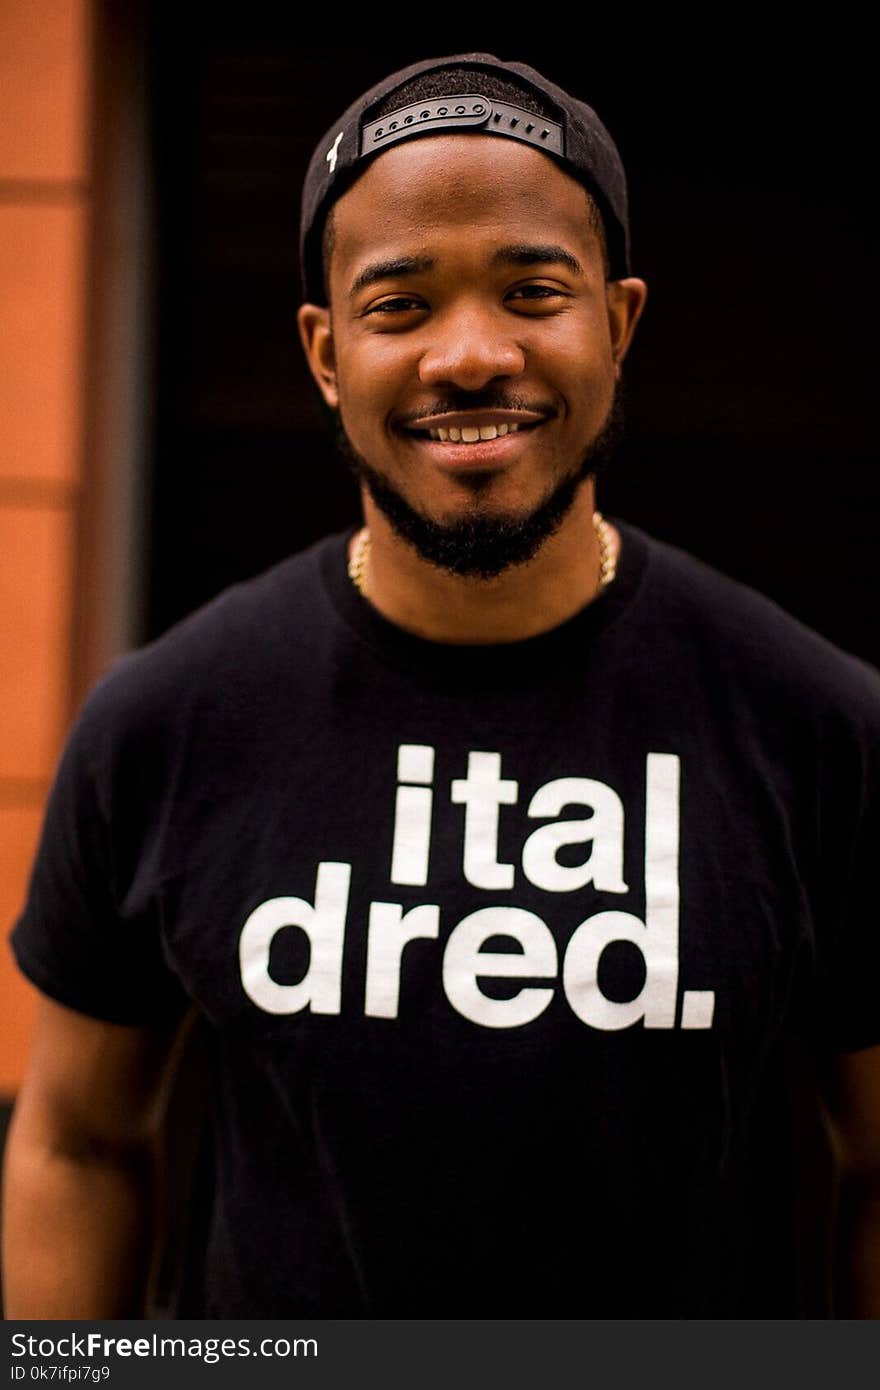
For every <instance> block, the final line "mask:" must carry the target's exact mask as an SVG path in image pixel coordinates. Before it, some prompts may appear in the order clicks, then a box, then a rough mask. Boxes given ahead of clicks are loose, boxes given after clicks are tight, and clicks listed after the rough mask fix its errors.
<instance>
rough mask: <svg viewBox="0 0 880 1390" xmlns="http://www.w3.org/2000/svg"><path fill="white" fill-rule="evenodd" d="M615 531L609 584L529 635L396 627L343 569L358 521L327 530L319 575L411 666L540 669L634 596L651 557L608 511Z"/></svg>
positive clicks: (343, 608) (479, 671) (443, 671)
mask: <svg viewBox="0 0 880 1390" xmlns="http://www.w3.org/2000/svg"><path fill="white" fill-rule="evenodd" d="M607 520H608V521H610V522H612V524H613V525H614V526H616V527H617V530H618V532H619V533H620V551H619V554H618V557H617V573H616V575H615V577H614V579H613V580H612V581H611V583H610V584H609V585H608V586H607V587H606V588H605V589H603V591H602V592H601V593H600V594H599V595H598V596H597V597H596V598H594V599H591V600H590V602H589V603H587V604H585V605H584V607H583V608H581V609H579V610H578V611H577V612H576V613H574V614H573V615H572V616H571V617H570V618H567V619H566V620H565V621H564V622H562V623H559V624H557V626H555V627H553V628H549V629H548V630H547V631H546V632H541V633H537V634H536V635H535V636H533V637H525V638H520V639H518V640H517V641H513V642H487V643H454V642H435V641H432V640H430V639H429V638H426V637H419V636H416V634H415V633H412V632H409V631H408V630H407V629H405V628H402V627H399V626H398V625H397V624H396V623H393V622H391V621H390V619H388V618H386V617H385V616H384V615H383V614H382V613H380V612H379V610H378V609H377V608H375V607H374V606H373V604H372V603H370V601H369V599H367V598H365V597H364V595H363V594H362V593H361V592H360V590H359V589H357V588H356V586H355V585H354V584H353V583H352V581H351V579H350V577H349V574H348V547H349V542H350V541H351V538H352V536H353V535H354V533H355V531H356V530H357V529H358V528H357V527H354V526H351V527H349V528H348V529H347V530H345V531H340V532H337V534H336V535H334V536H330V537H329V538H328V540H327V542H326V543H325V545H324V546H323V547H322V550H321V555H320V564H321V575H322V579H323V582H324V586H325V589H326V591H327V595H328V597H329V599H330V601H331V603H332V605H333V607H334V609H335V610H336V613H337V616H338V617H339V618H341V620H342V621H343V622H344V623H345V624H346V626H347V627H348V628H349V629H350V630H351V631H352V632H353V633H354V635H355V636H356V637H357V638H358V639H359V640H360V641H362V642H365V643H367V644H368V645H369V646H370V647H371V648H372V649H373V650H374V651H375V652H376V653H377V654H378V655H379V656H380V657H382V658H383V659H384V660H385V661H386V662H388V663H390V664H392V665H395V666H398V667H402V668H404V669H407V670H410V671H416V670H418V671H424V672H426V673H428V674H431V675H433V676H435V677H446V678H448V679H451V680H455V679H456V678H457V676H459V675H463V676H464V677H465V678H466V679H467V681H468V682H474V681H477V680H481V681H482V680H485V679H487V678H488V679H492V678H497V676H498V675H499V674H503V673H504V672H506V671H508V670H510V669H511V668H515V669H516V671H517V672H518V673H520V675H521V673H522V672H523V671H529V670H541V669H547V667H549V666H553V665H555V664H556V662H557V660H560V659H565V658H566V656H569V655H570V654H571V652H572V650H573V649H575V650H576V649H578V648H582V647H583V644H584V643H585V642H586V641H588V640H589V641H590V642H591V643H592V642H594V641H595V639H596V638H597V637H598V635H599V634H600V633H603V632H605V631H607V629H608V628H610V627H611V626H612V625H613V624H614V623H616V622H617V620H618V619H619V618H620V616H621V615H622V614H623V613H624V612H625V611H626V609H627V608H628V607H629V605H630V603H631V602H632V600H633V599H634V598H635V596H636V594H637V592H638V590H639V588H640V586H641V583H642V580H643V578H644V575H645V571H646V568H647V565H648V562H649V558H650V544H649V538H648V536H647V535H646V534H645V532H643V531H641V530H640V529H639V528H638V527H636V526H632V525H630V524H629V523H628V522H623V521H620V520H618V519H617V518H614V517H607Z"/></svg>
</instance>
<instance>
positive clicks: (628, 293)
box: [606, 276, 648, 376]
mask: <svg viewBox="0 0 880 1390" xmlns="http://www.w3.org/2000/svg"><path fill="white" fill-rule="evenodd" d="M647 297H648V286H647V285H646V284H645V282H644V280H637V279H636V278H635V276H630V277H628V278H627V279H625V280H612V281H611V282H610V283H609V284H608V285H607V286H606V301H607V304H608V326H609V330H610V333H611V355H612V357H613V358H614V362H615V366H616V374H617V376H620V364H621V362H622V361H623V359H624V357H625V356H626V353H627V349H628V348H629V345H630V343H631V342H632V336H633V333H634V332H635V329H636V324H637V323H638V321H639V319H640V318H641V316H642V310H643V309H644V307H645V300H646V299H647Z"/></svg>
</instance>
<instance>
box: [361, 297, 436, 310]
mask: <svg viewBox="0 0 880 1390" xmlns="http://www.w3.org/2000/svg"><path fill="white" fill-rule="evenodd" d="M423 308H424V305H423V303H422V301H421V300H420V299H414V298H413V297H412V296H411V295H406V294H398V295H395V296H394V297H393V298H392V299H382V300H380V301H379V303H378V304H371V305H370V307H369V309H367V313H368V314H406V313H408V312H410V311H412V310H413V309H423Z"/></svg>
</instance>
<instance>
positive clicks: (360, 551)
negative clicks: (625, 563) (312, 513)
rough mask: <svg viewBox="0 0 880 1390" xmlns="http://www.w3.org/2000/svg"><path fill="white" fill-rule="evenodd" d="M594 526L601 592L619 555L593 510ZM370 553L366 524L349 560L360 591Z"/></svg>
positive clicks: (606, 527)
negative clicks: (597, 547) (597, 546)
mask: <svg viewBox="0 0 880 1390" xmlns="http://www.w3.org/2000/svg"><path fill="white" fill-rule="evenodd" d="M593 526H594V528H595V531H596V537H597V539H598V542H599V590H598V592H599V593H601V592H602V590H603V589H604V588H606V586H607V585H608V584H610V583H611V581H612V579H613V578H614V576H615V574H616V573H617V557H616V556H615V554H614V547H613V544H612V541H611V527H610V526H609V525H608V522H607V521H606V520H605V518H604V516H603V515H602V513H601V512H593ZM369 554H370V532H369V530H368V529H367V527H366V526H362V527H361V529H360V531H358V533H357V537H356V538H355V543H354V545H353V546H352V551H351V559H350V560H349V562H348V577H349V579H350V580H351V581H352V583H353V584H354V586H355V588H356V589H358V590H359V591H360V593H363V592H364V570H365V569H366V567H367V559H368V557H369Z"/></svg>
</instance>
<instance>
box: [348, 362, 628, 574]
mask: <svg viewBox="0 0 880 1390" xmlns="http://www.w3.org/2000/svg"><path fill="white" fill-rule="evenodd" d="M336 420H337V427H338V433H337V445H338V447H339V450H340V453H341V454H342V456H343V457H344V458H345V460H346V462H347V463H348V465H349V467H350V469H351V471H352V473H353V474H354V476H355V478H356V479H357V481H358V482H359V483H363V484H364V485H365V486H366V488H367V491H368V492H369V494H370V496H371V497H372V499H373V501H374V502H375V504H376V506H377V507H378V508H379V510H380V511H381V512H383V513H384V515H385V516H386V517H387V519H388V521H389V522H390V523H391V526H392V528H393V530H394V531H395V532H396V534H397V535H398V536H400V537H401V539H402V540H405V541H407V542H408V543H409V544H410V545H412V546H413V547H414V548H415V550H416V551H417V553H418V554H419V555H420V556H421V558H422V559H423V560H427V561H428V562H429V563H430V564H432V565H437V566H438V567H439V568H440V569H444V570H448V571H449V572H450V573H452V574H458V575H464V576H466V577H468V578H478V579H493V578H495V576H496V575H499V574H501V573H502V572H503V571H504V570H506V569H509V568H510V566H512V565H525V564H527V563H528V561H529V560H531V559H533V557H534V556H535V555H536V554H537V553H538V551H539V550H540V548H541V546H542V545H543V544H544V542H545V541H546V540H547V539H548V538H549V537H550V536H552V535H553V534H554V533H555V532H556V531H557V530H558V529H559V527H560V525H561V524H562V521H563V519H564V517H565V516H566V515H567V513H568V512H569V511H570V510H571V507H572V506H573V505H574V501H575V498H576V497H577V494H578V492H579V490H580V488H581V486H582V484H583V483H584V482H585V481H586V480H587V478H590V477H595V476H597V475H598V474H599V473H600V472H601V471H602V469H603V468H604V467H605V466H606V464H607V463H608V461H609V459H610V457H611V455H612V454H613V452H614V449H615V447H616V446H617V444H618V442H619V440H620V437H621V435H622V433H623V399H622V388H621V383H620V381H619V380H618V381H616V382H615V387H614V396H613V399H612V402H611V405H610V407H609V410H608V414H607V416H606V417H605V423H604V424H603V426H602V428H601V430H600V431H599V433H598V434H597V435H596V437H595V438H594V439H593V440H592V441H591V442H590V443H589V444H588V445H587V446H586V448H585V449H584V452H583V454H582V456H581V458H580V461H579V462H578V464H577V466H576V467H575V468H574V469H573V470H572V472H571V473H569V474H568V475H567V476H566V477H564V478H563V479H562V480H561V482H559V483H557V485H556V486H555V488H554V489H553V491H552V492H551V493H550V494H549V496H548V497H546V498H545V499H544V501H543V502H540V503H539V504H538V506H537V507H535V508H534V509H533V510H532V511H531V512H529V513H527V514H526V515H521V514H517V513H504V512H496V513H495V514H494V515H491V516H487V515H485V514H484V513H483V512H481V511H480V510H479V509H478V508H477V507H474V509H473V510H472V511H471V512H469V513H466V514H465V515H464V516H460V517H457V518H456V519H455V521H451V522H440V521H434V520H432V518H431V517H427V516H423V515H422V514H421V512H417V511H416V510H415V508H414V507H412V506H411V505H410V503H409V502H407V500H406V498H405V497H404V496H403V495H402V493H400V492H398V490H397V488H396V487H394V485H393V484H392V483H390V482H389V481H388V479H387V478H385V477H384V476H383V475H382V474H381V473H378V472H377V471H376V470H375V469H374V468H373V467H372V466H371V464H369V463H368V462H367V460H366V459H365V458H363V457H362V456H361V455H360V454H358V453H357V452H356V450H355V449H354V446H353V445H352V443H351V440H350V439H349V437H348V435H347V434H346V432H345V427H344V425H343V423H342V416H341V414H338V413H337V416H336Z"/></svg>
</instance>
